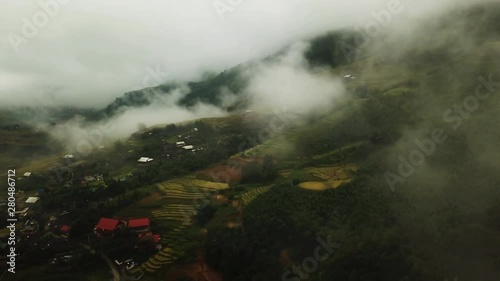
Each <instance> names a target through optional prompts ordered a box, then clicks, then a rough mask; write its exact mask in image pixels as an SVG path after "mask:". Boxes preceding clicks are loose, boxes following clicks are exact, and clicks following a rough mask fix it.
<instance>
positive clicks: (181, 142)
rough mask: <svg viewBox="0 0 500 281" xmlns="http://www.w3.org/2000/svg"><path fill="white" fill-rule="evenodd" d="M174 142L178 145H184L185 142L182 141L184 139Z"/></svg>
mask: <svg viewBox="0 0 500 281" xmlns="http://www.w3.org/2000/svg"><path fill="white" fill-rule="evenodd" d="M175 144H176V145H177V146H178V147H183V146H185V145H186V142H184V141H178V142H176V143H175Z"/></svg>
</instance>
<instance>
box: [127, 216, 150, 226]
mask: <svg viewBox="0 0 500 281" xmlns="http://www.w3.org/2000/svg"><path fill="white" fill-rule="evenodd" d="M149 225H150V221H149V219H148V218H143V219H133V220H129V221H128V227H131V228H135V227H145V226H149Z"/></svg>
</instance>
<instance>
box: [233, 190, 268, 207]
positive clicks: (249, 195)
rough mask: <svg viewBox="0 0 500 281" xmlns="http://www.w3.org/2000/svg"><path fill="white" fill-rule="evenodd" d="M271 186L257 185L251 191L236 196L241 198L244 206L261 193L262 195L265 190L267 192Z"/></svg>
mask: <svg viewBox="0 0 500 281" xmlns="http://www.w3.org/2000/svg"><path fill="white" fill-rule="evenodd" d="M270 188H271V186H262V187H256V188H254V189H252V190H251V191H248V192H246V193H243V194H241V195H238V196H235V198H239V199H241V201H242V203H243V205H244V206H246V205H248V204H250V202H252V201H253V200H254V199H255V198H257V197H258V196H259V195H261V194H262V193H264V192H267V191H268V190H269V189H270Z"/></svg>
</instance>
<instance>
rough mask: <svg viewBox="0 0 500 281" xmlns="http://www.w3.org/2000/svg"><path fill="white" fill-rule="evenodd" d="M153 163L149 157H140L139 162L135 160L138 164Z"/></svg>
mask: <svg viewBox="0 0 500 281" xmlns="http://www.w3.org/2000/svg"><path fill="white" fill-rule="evenodd" d="M151 161H153V158H149V157H141V158H139V160H137V162H139V163H149V162H151Z"/></svg>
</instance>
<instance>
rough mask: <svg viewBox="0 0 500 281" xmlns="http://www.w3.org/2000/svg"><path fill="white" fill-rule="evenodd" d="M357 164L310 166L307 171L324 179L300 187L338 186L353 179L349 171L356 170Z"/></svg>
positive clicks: (318, 189)
mask: <svg viewBox="0 0 500 281" xmlns="http://www.w3.org/2000/svg"><path fill="white" fill-rule="evenodd" d="M356 168H357V167H356V166H355V165H343V166H333V167H320V168H316V167H310V168H306V169H305V171H306V172H307V173H309V174H311V175H312V176H314V177H316V178H319V179H322V180H324V181H308V182H302V183H300V184H299V187H300V188H304V189H308V190H317V191H321V190H326V189H329V188H337V187H339V186H340V185H342V184H343V183H347V182H350V181H351V178H350V176H349V172H351V171H355V170H356Z"/></svg>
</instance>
